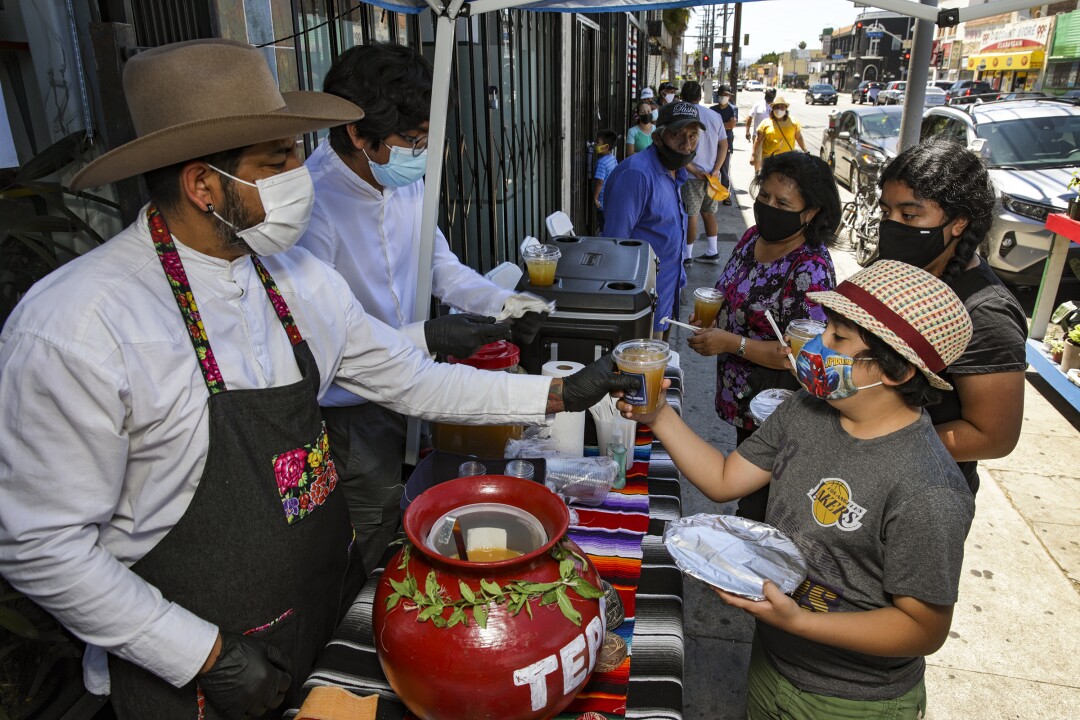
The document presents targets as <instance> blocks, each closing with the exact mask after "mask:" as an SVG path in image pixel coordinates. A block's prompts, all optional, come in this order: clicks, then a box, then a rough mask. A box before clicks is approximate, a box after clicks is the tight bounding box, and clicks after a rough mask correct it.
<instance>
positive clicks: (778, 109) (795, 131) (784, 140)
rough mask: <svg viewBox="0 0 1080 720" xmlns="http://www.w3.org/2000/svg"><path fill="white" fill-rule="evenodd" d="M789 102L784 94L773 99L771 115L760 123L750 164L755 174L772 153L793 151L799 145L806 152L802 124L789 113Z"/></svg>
mask: <svg viewBox="0 0 1080 720" xmlns="http://www.w3.org/2000/svg"><path fill="white" fill-rule="evenodd" d="M788 107H789V105H788V102H787V100H785V99H784V98H783V97H782V96H779V95H778V96H777V97H776V99H775V100H773V104H772V111H771V112H770V113H769V117H768V118H766V119H765V120H762V121H761V124H760V125H758V128H757V135H756V136H755V138H754V153H753V155H752V156H751V159H750V164H751V165H753V166H754V172H755V174H756V173H757V172H760V170H761V161H762V160H763V159H764V158H767V157H770V156H772V155H778V154H779V153H783V152H791V151H793V150H794V149H795V147H796V146H798V147H799V148H800V149H802V151H803V152H806V143H805V142H804V141H803V136H802V126H801V125H799V121H798V120H795V119H794V118H792V117H791V116H790V115H789V114H788Z"/></svg>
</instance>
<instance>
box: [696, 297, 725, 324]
mask: <svg viewBox="0 0 1080 720" xmlns="http://www.w3.org/2000/svg"><path fill="white" fill-rule="evenodd" d="M723 299H724V296H723V295H722V294H720V291H719V290H716V289H715V288H698V289H697V290H695V291H694V317H695V318H696V319H697V321H698V322H699V323H701V327H707V328H708V327H712V326H713V323H714V322H716V313H718V312H720V303H721V301H722V300H723Z"/></svg>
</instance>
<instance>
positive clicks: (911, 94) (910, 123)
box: [899, 0, 937, 151]
mask: <svg viewBox="0 0 1080 720" xmlns="http://www.w3.org/2000/svg"><path fill="white" fill-rule="evenodd" d="M922 4H923V5H927V6H929V7H931V8H934V9H935V10H936V9H937V0H922ZM934 29H935V25H934V23H933V22H931V21H929V20H916V21H915V35H914V38H913V39H912V41H911V57H910V58H909V59H908V73H907V85H906V86H905V89H904V114H903V115H902V116H901V119H900V144H899V150H900V151H903V150H906V149H907V148H909V147H911V146H912V145H916V144H918V142H919V130H920V129H921V128H922V114H923V105H925V104H926V83H927V81H928V79H929V76H930V55H931V53H932V51H933V44H934Z"/></svg>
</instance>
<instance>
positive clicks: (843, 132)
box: [836, 130, 851, 140]
mask: <svg viewBox="0 0 1080 720" xmlns="http://www.w3.org/2000/svg"><path fill="white" fill-rule="evenodd" d="M836 139H837V140H850V139H851V133H850V132H848V131H847V130H841V131H840V132H838V133H837V134H836Z"/></svg>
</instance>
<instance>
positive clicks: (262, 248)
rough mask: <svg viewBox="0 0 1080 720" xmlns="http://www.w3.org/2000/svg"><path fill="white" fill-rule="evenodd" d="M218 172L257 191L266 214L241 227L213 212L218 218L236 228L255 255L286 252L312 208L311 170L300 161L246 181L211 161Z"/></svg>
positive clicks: (303, 227) (303, 226) (301, 228)
mask: <svg viewBox="0 0 1080 720" xmlns="http://www.w3.org/2000/svg"><path fill="white" fill-rule="evenodd" d="M210 167H212V168H214V170H216V171H217V172H219V173H221V174H222V175H224V176H225V177H227V178H231V179H232V180H235V181H236V182H238V183H243V184H244V185H248V186H250V187H253V188H256V189H257V190H258V191H259V200H260V201H261V202H262V206H263V210H264V211H265V212H266V217H265V218H263V221H262V222H261V223H258V224H257V225H252V226H251V227H249V228H245V229H243V230H237V229H236V226H235V225H233V224H232V223H231V222H229V221H228V220H226V219H225V218H223V217H221V216H220V215H218V214H217V211H215V212H214V217H216V218H217V219H218V220H220V221H221V222H223V223H225V224H226V225H228V226H229V227H231V228H232V229H233V230H234V231H235V232H236V237H238V238H240V239H241V240H243V241H244V242H245V243H247V246H248V247H249V248H251V251H252V252H254V253H255V254H256V255H260V256H262V255H273V254H274V253H279V252H285V251H286V250H288V249H289V248H291V247H292V246H293V245H295V244H296V241H297V240H299V239H300V236H301V235H303V234H304V231H305V230H307V226H308V222H310V220H311V208H312V207H313V206H314V204H315V185H314V184H313V183H312V182H311V173H309V172H308V169H307V167H305V166H304V165H301V166H300V167H298V168H296V169H295V170H289V171H288V172H283V173H279V174H277V175H273V176H271V177H268V178H262V179H260V180H256V181H255V182H253V183H252V182H248V181H247V180H241V179H240V178H238V177H236V176H234V175H230V174H229V173H227V172H225V171H224V170H220V169H218V168H216V167H214V166H213V165H210Z"/></svg>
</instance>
